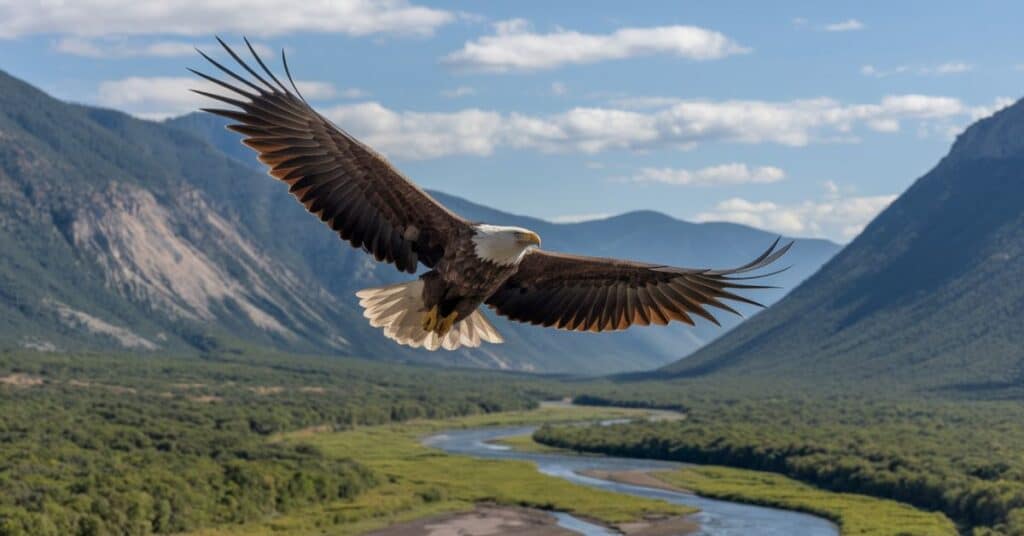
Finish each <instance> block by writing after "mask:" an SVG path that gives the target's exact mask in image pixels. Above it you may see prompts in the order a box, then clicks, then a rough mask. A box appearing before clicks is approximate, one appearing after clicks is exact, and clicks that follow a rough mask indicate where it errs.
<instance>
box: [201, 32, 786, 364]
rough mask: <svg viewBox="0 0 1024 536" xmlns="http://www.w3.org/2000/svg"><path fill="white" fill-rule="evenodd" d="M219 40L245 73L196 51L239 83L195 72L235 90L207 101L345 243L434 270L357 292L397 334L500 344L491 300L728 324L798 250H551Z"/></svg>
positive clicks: (419, 340) (615, 317)
mask: <svg viewBox="0 0 1024 536" xmlns="http://www.w3.org/2000/svg"><path fill="white" fill-rule="evenodd" d="M218 41H219V42H220V44H221V45H222V46H223V47H224V49H225V50H226V51H227V53H228V55H229V56H230V57H231V58H232V59H233V60H234V61H235V62H236V63H237V64H238V65H239V66H240V67H241V68H242V69H244V70H245V72H246V73H248V76H243V75H240V74H238V73H237V72H235V71H233V70H231V69H228V68H227V67H225V66H223V65H221V64H220V63H218V62H217V61H216V60H214V59H212V58H210V57H209V56H207V55H206V54H204V53H203V52H201V51H200V54H201V55H202V56H203V57H204V58H206V60H208V61H209V62H210V63H211V64H212V65H213V66H215V67H216V68H217V69H219V70H220V71H221V72H223V73H224V74H225V75H227V76H228V77H230V79H231V80H233V81H234V83H231V82H228V81H226V80H221V79H219V78H216V77H213V76H210V75H207V74H204V73H202V72H199V71H196V70H192V72H193V73H195V74H196V75H198V76H200V77H202V78H203V79H205V80H207V81H209V82H212V83H214V84H216V85H217V86H219V87H221V88H223V89H225V90H227V93H226V94H222V93H213V92H209V91H201V90H193V91H195V92H196V93H199V94H201V95H204V96H207V97H210V98H212V99H215V100H218V101H220V102H222V103H226V104H228V105H230V106H231V107H232V108H230V109H222V108H205V109H204V110H205V111H207V112H210V113H214V114H217V115H220V116H224V117H227V118H230V119H232V120H234V121H235V123H234V124H231V125H228V128H229V129H231V130H233V131H235V132H238V133H241V134H242V135H243V140H242V142H243V143H245V144H246V145H248V146H249V147H251V148H252V149H254V150H255V151H256V152H257V153H258V158H259V160H260V161H261V162H263V163H264V164H266V165H267V166H268V168H269V169H268V171H269V173H270V175H271V176H273V177H274V178H276V179H278V180H279V181H281V182H283V183H284V184H286V185H287V187H288V191H289V192H290V193H291V194H292V195H293V196H294V197H295V198H296V199H297V200H298V201H299V202H300V203H302V204H303V206H305V208H306V210H307V211H309V212H310V213H311V214H313V215H314V216H316V217H317V218H319V219H320V220H321V221H322V222H324V224H326V225H327V226H328V227H329V228H330V229H331V230H333V231H334V232H336V233H337V234H338V236H339V237H340V238H341V239H342V240H344V241H347V242H348V243H349V244H351V245H352V246H353V247H356V248H360V249H362V250H364V251H366V252H367V253H368V254H370V255H372V256H373V257H374V258H375V259H376V260H377V261H379V262H386V263H389V264H392V265H394V266H395V268H397V269H398V270H399V271H402V272H406V273H409V274H414V273H416V272H417V271H418V270H419V269H420V268H421V267H424V268H426V269H427V270H426V271H425V272H424V273H423V274H422V275H420V276H419V277H418V278H415V279H413V280H411V281H407V282H403V283H398V284H395V285H389V286H385V287H377V288H368V289H364V290H361V291H359V292H357V293H356V296H357V297H358V298H359V304H360V305H361V306H362V307H363V308H364V312H363V316H365V317H366V318H367V319H368V320H369V322H370V325H371V326H374V327H376V328H380V329H381V330H382V332H383V334H384V335H385V336H386V337H387V338H389V339H392V340H394V341H395V342H397V343H399V344H404V345H408V346H412V347H416V348H425V349H427V350H438V349H441V348H443V349H446V350H455V349H457V348H460V347H476V346H479V345H480V344H482V343H483V342H489V343H500V342H502V338H501V335H499V334H498V331H497V330H496V329H495V328H494V326H493V325H492V324H491V322H490V321H489V320H488V318H487V317H486V316H485V315H484V314H483V313H482V311H481V310H482V308H483V307H484V306H486V307H487V308H490V309H492V310H493V311H494V312H495V313H497V314H498V315H500V316H504V317H507V318H509V319H511V320H513V321H517V322H526V323H530V324H534V325H539V326H544V327H553V328H557V329H562V330H571V331H591V332H602V331H616V330H622V329H627V328H629V327H631V326H633V325H650V324H658V325H665V324H668V323H669V322H673V321H678V322H684V323H688V324H691V325H692V324H693V323H694V317H701V318H704V319H706V320H707V321H709V322H713V323H715V324H718V321H717V320H716V319H715V317H714V315H712V314H711V313H710V312H709V311H708V308H716V309H720V310H723V311H727V312H731V313H736V314H739V313H737V312H736V311H735V309H733V308H732V307H730V306H729V305H728V304H727V303H726V301H735V302H742V303H748V304H752V305H760V304H758V303H757V302H754V301H752V300H750V299H748V298H746V297H744V296H741V295H739V294H736V293H735V292H733V290H734V289H759V288H767V287H764V286H762V285H754V284H750V283H749V282H748V281H749V280H752V279H757V278H760V277H765V276H768V275H772V273H768V274H764V273H761V274H755V275H749V274H750V273H753V272H755V271H757V270H760V269H761V268H764V267H765V266H767V265H769V264H771V263H773V262H775V261H776V260H777V259H778V258H779V257H781V256H782V255H784V254H785V253H786V251H788V250H789V248H790V247H791V246H792V243H790V244H787V245H784V246H781V247H779V240H776V241H775V243H773V244H772V245H771V246H770V247H769V248H768V249H767V250H766V251H765V252H763V253H762V254H761V255H760V256H758V257H756V258H755V259H754V260H753V261H751V262H749V263H747V264H745V265H743V266H740V267H737V268H732V269H726V270H713V269H700V268H679V267H673V266H665V265H658V264H647V263H641V262H635V261H629V260H622V259H608V258H600V257H583V256H578V255H569V254H564V253H556V252H549V251H544V250H541V249H539V247H540V244H541V241H540V237H539V236H537V234H536V233H534V232H532V231H530V230H528V229H523V228H520V227H507V226H500V225H492V224H487V223H473V222H469V221H467V220H465V219H463V218H462V217H460V216H459V215H457V214H455V213H454V212H452V211H451V210H449V209H448V208H447V207H445V206H443V205H441V204H440V203H439V202H438V201H437V200H435V199H434V198H433V197H431V196H430V195H429V194H427V193H426V192H424V191H423V190H422V189H420V188H419V187H418V186H416V185H415V184H413V182H412V181H410V180H409V179H408V178H406V177H405V176H404V175H403V174H402V173H401V172H399V171H398V170H397V169H396V168H395V167H394V166H392V165H391V164H390V163H389V162H388V161H387V159H385V158H384V157H383V156H381V155H380V154H378V153H377V152H376V151H374V150H373V149H371V148H370V147H368V146H366V145H364V144H363V143H362V142H360V141H359V140H357V139H356V138H355V137H354V136H352V135H350V134H349V133H347V132H345V131H344V130H343V129H341V128H339V127H337V126H335V125H334V124H333V123H331V122H330V121H329V120H328V119H327V118H325V117H324V116H322V115H320V114H319V113H317V112H316V111H315V110H314V109H313V108H312V107H311V106H310V105H309V103H307V102H306V100H305V99H304V98H302V94H301V93H300V92H299V90H298V88H297V87H296V86H295V83H294V81H293V80H292V77H291V73H290V72H289V69H288V62H287V59H286V58H285V57H284V53H283V52H282V55H281V59H282V63H283V64H284V69H285V73H286V74H287V80H288V81H289V82H290V85H291V87H290V88H289V87H288V86H286V85H285V84H283V83H282V82H281V81H280V80H279V79H278V78H277V76H275V75H274V73H273V72H271V70H270V69H268V68H267V66H266V65H265V64H264V63H263V60H262V59H260V57H259V56H258V55H257V54H256V51H255V50H254V49H253V47H252V46H251V45H250V44H249V41H248V40H246V41H245V43H246V45H247V47H248V49H249V52H250V53H251V54H252V57H253V60H255V62H256V64H257V65H258V68H259V69H260V71H262V74H261V73H260V72H258V71H257V70H256V69H255V68H254V67H253V66H251V65H250V64H249V63H247V62H246V61H244V60H243V59H242V58H241V57H239V56H238V54H236V53H235V51H234V50H232V49H231V48H230V47H228V46H227V45H226V44H225V43H224V42H223V41H221V40H220V39H219V38H218ZM774 273H777V272H774Z"/></svg>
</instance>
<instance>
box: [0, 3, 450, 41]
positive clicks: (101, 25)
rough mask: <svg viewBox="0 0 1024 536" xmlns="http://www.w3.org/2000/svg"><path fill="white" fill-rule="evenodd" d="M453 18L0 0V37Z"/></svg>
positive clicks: (410, 23)
mask: <svg viewBox="0 0 1024 536" xmlns="http://www.w3.org/2000/svg"><path fill="white" fill-rule="evenodd" d="M455 18H456V15H455V14H453V13H451V12H448V11H444V10H439V9H433V8H427V7H422V6H417V5H414V4H411V3H409V2H408V1H407V0H333V1H330V2H327V1H314V2H291V3H289V4H288V5H287V6H284V5H282V4H281V3H280V2H279V1H276V0H248V1H245V2H240V1H239V0H175V1H173V2H160V3H154V2H138V1H135V0H75V1H74V2H50V1H33V0H28V1H26V0H0V38H14V37H20V36H23V35H31V34H50V35H52V34H58V35H75V36H109V35H139V34H165V35H207V34H213V33H218V32H221V33H244V34H250V35H261V36H269V35H283V34H287V33H293V32H331V33H334V32H340V33H344V34H348V35H369V34H375V33H394V34H416V35H429V34H432V33H433V32H434V30H436V29H437V28H438V27H439V26H441V25H444V24H447V23H449V22H452V21H453V20H455Z"/></svg>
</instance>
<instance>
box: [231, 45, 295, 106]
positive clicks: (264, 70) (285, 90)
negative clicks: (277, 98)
mask: <svg viewBox="0 0 1024 536" xmlns="http://www.w3.org/2000/svg"><path fill="white" fill-rule="evenodd" d="M242 41H244V42H245V46H246V47H248V49H249V53H250V54H252V57H253V59H255V60H256V63H258V64H260V67H262V68H263V72H265V73H267V75H268V76H270V79H271V80H273V81H274V82H277V85H278V86H279V87H280V88H281V91H284V94H285V95H287V94H288V88H286V87H284V84H282V83H281V81H280V80H278V79H277V77H276V76H274V73H272V72H271V71H270V69H267V66H266V64H264V63H263V60H262V59H261V58H260V55H259V54H257V53H256V49H254V48H252V43H250V42H249V38H248V37H245V36H242Z"/></svg>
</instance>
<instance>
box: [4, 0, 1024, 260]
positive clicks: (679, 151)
mask: <svg viewBox="0 0 1024 536" xmlns="http://www.w3.org/2000/svg"><path fill="white" fill-rule="evenodd" d="M69 4H71V5H63V6H61V5H57V4H56V3H50V2H41V1H24V0H20V1H14V2H10V1H8V0H0V69H4V70H6V71H8V72H10V73H11V74H13V75H15V76H18V77H20V78H23V79H26V80H28V81H29V82H31V83H33V84H35V85H37V86H39V87H41V88H42V89H44V90H46V91H48V92H50V93H52V94H54V95H56V96H58V97H60V98H63V99H66V100H72V101H77V102H85V103H90V104H98V105H102V106H108V107H113V108H118V109H122V110H125V111H127V112H129V113H133V114H135V115H139V116H141V117H146V118H161V117H166V116H170V115H175V114H180V113H184V112H186V111H188V110H191V109H194V108H195V107H196V106H197V105H198V104H200V103H201V101H200V100H198V99H197V98H196V97H195V96H192V95H190V94H188V93H187V92H186V91H185V89H187V88H188V87H198V84H197V83H194V82H193V81H190V80H189V79H188V76H189V75H188V73H187V72H186V71H185V68H186V67H189V66H191V67H203V68H205V66H204V65H203V64H202V61H201V60H200V59H199V58H198V57H197V56H196V55H195V53H194V52H192V51H191V48H192V46H193V45H195V46H199V47H200V48H203V49H204V50H208V51H211V52H213V51H215V50H216V46H215V43H214V41H213V39H212V35H214V34H215V33H216V34H220V35H222V36H223V37H224V38H225V39H227V40H228V41H229V42H231V43H238V42H240V40H241V39H240V36H241V35H243V34H245V35H248V36H249V37H250V38H251V39H252V40H253V41H254V42H255V43H257V45H258V47H259V49H260V50H264V51H267V53H268V54H270V55H271V56H273V57H274V58H273V59H274V62H273V63H276V61H277V58H276V52H275V51H277V50H279V49H280V48H282V47H284V48H286V49H287V50H288V52H289V60H290V63H291V66H292V69H293V73H294V74H295V75H296V77H297V78H298V79H300V80H302V81H303V84H304V85H303V88H304V89H305V92H306V93H307V95H306V96H307V98H309V100H311V101H313V102H314V103H315V104H316V105H317V107H318V109H320V110H321V111H323V112H324V113H325V114H326V115H328V116H329V117H331V118H332V119H333V120H335V121H336V122H337V123H338V124H339V125H341V126H342V127H345V128H347V129H349V130H350V131H351V132H353V133H354V134H356V135H358V136H360V137H361V138H363V139H364V140H365V141H367V142H368V143H370V144H371V145H373V146H375V147H377V148H378V149H380V150H381V151H382V152H384V153H385V154H387V155H388V156H389V157H390V158H391V159H392V160H393V161H394V162H395V163H396V164H397V165H398V166H399V167H400V168H401V169H402V170H403V171H405V172H406V173H407V174H408V175H409V176H410V177H412V178H413V179H414V180H416V181H417V182H419V183H420V184H422V185H423V186H425V187H428V188H435V189H439V190H443V191H447V192H450V193H454V194H457V195H461V196H464V197H466V198H469V199H470V200H473V201H477V202H480V203H484V204H487V205H490V206H494V207H496V208H500V209H503V210H507V211H510V212H515V213H520V214H528V215H532V216H538V217H542V218H546V219H553V220H573V219H580V218H587V217H598V216H601V215H610V214H617V213H622V212H626V211H630V210H636V209H654V210H658V211H662V212H665V213H667V214H670V215H672V216H675V217H679V218H683V219H689V220H729V221H737V222H740V223H748V224H751V225H755V226H758V227H762V228H766V229H769V230H773V231H778V232H782V233H786V234H790V235H796V236H821V237H827V238H831V239H833V240H836V241H840V242H845V241H848V240H849V239H850V238H852V237H853V236H854V235H855V234H856V232H857V231H858V230H859V229H860V228H861V227H862V226H863V225H864V224H865V223H866V222H867V221H868V220H869V219H870V218H871V217H872V216H873V215H874V214H876V213H877V212H878V211H879V210H881V209H882V208H883V207H884V206H885V205H886V204H887V203H888V202H889V201H890V200H891V199H892V198H893V196H895V195H897V194H899V193H900V192H902V191H903V190H904V189H906V188H907V186H909V185H910V183H911V182H912V181H913V180H914V179H915V178H916V177H918V176H920V175H921V174H922V173H924V172H926V171H927V170H928V169H929V168H930V167H931V166H932V165H934V164H935V162H937V160H938V159H939V158H940V157H941V156H942V155H943V154H944V153H945V151H946V150H947V149H948V146H949V144H950V143H951V141H952V139H953V137H954V136H955V134H956V133H957V132H959V131H960V130H962V129H963V127H964V126H966V125H968V124H970V123H971V122H972V121H973V120H975V119H977V118H979V117H982V116H984V115H986V114H989V113H991V112H992V111H994V110H996V109H998V108H999V107H1001V106H1005V105H1006V104H1008V103H1010V102H1012V101H1013V100H1016V99H1017V98H1019V97H1020V96H1021V94H1022V92H1024V91H1022V89H1024V48H1022V47H1021V46H1020V44H1021V40H1020V37H1019V36H1020V24H1019V21H1020V20H1021V18H1022V16H1024V4H1020V3H1019V2H1016V3H1015V2H984V3H975V5H968V4H965V3H962V2H935V1H930V2H910V1H907V2H859V3H852V2H851V3H834V2H772V3H766V2H632V3H628V4H627V3H624V2H587V3H585V4H584V3H576V2H551V1H550V0H549V1H546V2H533V1H516V2H486V3H484V2H470V1H465V2H441V1H431V0H422V1H416V0H409V1H401V0H390V1H378V2H370V1H365V0H338V1H335V2H323V3H317V2H308V3H303V4H300V3H297V2H272V1H268V0H257V1H252V2H246V3H245V5H246V6H247V8H245V9H239V8H236V7H234V6H235V5H236V4H238V2H235V1H233V0H202V1H199V0H180V1H177V2H173V3H171V4H172V5H171V6H167V5H164V4H158V3H152V4H146V3H144V2H143V3H139V2H129V1H125V0H103V1H100V0H79V1H76V2H73V3H69ZM769 4H770V5H769ZM584 5H585V6H586V7H585V8H584V7H582V6H584ZM268 59H270V58H268Z"/></svg>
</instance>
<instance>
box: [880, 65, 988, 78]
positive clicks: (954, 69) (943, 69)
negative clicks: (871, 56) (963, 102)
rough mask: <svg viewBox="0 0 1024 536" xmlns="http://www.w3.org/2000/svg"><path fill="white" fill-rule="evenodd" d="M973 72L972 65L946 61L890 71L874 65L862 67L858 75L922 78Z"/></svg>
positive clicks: (898, 67) (907, 66) (906, 66)
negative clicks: (904, 75)
mask: <svg viewBox="0 0 1024 536" xmlns="http://www.w3.org/2000/svg"><path fill="white" fill-rule="evenodd" d="M973 70H974V65H972V64H970V63H966V62H962V61H948V62H946V63H940V64H938V65H931V66H929V65H922V66H918V67H911V66H910V65H899V66H896V67H893V68H892V69H880V68H878V67H875V66H874V65H871V64H868V65H862V66H861V68H860V74H862V75H864V76H870V77H873V78H886V77H889V76H895V75H899V74H917V75H922V76H948V75H955V74H964V73H968V72H971V71H973Z"/></svg>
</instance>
